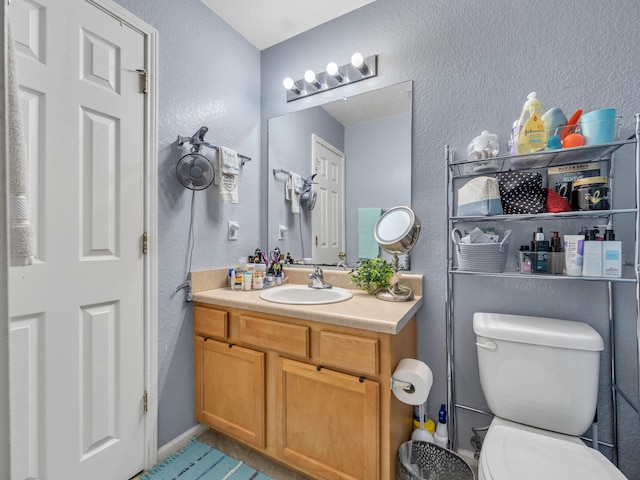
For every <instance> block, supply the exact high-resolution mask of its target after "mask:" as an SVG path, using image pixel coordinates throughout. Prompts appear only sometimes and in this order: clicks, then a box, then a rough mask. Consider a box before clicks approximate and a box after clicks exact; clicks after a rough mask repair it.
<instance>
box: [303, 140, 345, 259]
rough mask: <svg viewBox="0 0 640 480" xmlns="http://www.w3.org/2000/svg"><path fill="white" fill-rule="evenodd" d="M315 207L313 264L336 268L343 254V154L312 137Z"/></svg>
mask: <svg viewBox="0 0 640 480" xmlns="http://www.w3.org/2000/svg"><path fill="white" fill-rule="evenodd" d="M311 145H312V153H311V154H312V157H311V158H312V161H313V165H312V167H311V170H312V172H313V173H315V174H316V177H315V178H314V182H316V185H314V186H313V187H314V189H315V191H316V193H317V200H316V205H315V208H314V209H313V210H311V239H312V245H313V248H312V252H313V263H315V264H321V265H336V264H337V263H338V262H339V261H340V257H338V254H339V253H340V252H344V251H345V248H344V244H345V239H344V218H345V214H344V153H343V152H341V151H340V150H338V149H337V148H336V147H334V146H333V145H331V144H330V143H328V142H326V141H324V140H323V139H322V138H320V137H318V136H317V135H315V134H312V135H311Z"/></svg>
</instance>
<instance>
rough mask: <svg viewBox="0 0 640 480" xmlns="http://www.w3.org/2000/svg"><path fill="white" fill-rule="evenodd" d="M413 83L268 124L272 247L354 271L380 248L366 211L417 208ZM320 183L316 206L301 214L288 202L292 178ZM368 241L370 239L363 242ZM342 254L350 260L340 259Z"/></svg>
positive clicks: (328, 104) (272, 119) (291, 114)
mask: <svg viewBox="0 0 640 480" xmlns="http://www.w3.org/2000/svg"><path fill="white" fill-rule="evenodd" d="M411 116H412V82H410V81H407V82H403V83H400V84H396V85H392V86H389V87H384V88H380V89H376V90H372V91H369V92H366V93H362V94H358V95H354V96H351V97H345V98H344V99H341V100H337V101H333V102H330V103H327V104H324V105H320V106H315V107H311V108H307V109H304V110H299V111H296V112H292V113H288V114H285V115H282V116H278V117H274V118H271V119H270V120H269V122H268V142H269V158H268V162H269V181H268V244H269V248H270V249H272V248H275V246H278V247H279V248H280V250H281V251H282V252H283V254H286V253H287V252H290V253H291V256H292V257H293V258H294V259H302V258H308V259H309V258H310V259H312V261H313V262H315V263H318V264H321V265H338V264H340V263H341V261H342V265H344V266H349V267H351V266H354V265H355V264H356V263H357V262H358V260H359V259H360V258H365V257H361V256H360V254H361V253H362V244H363V243H364V244H366V243H369V244H373V245H374V246H376V248H377V245H376V242H375V238H374V236H373V225H374V224H375V220H377V218H376V219H374V221H373V223H370V224H369V225H363V224H362V220H360V225H359V218H358V217H359V216H358V211H359V209H360V210H361V211H362V210H364V209H368V210H370V209H373V210H377V209H379V211H380V214H381V213H382V212H383V211H385V210H387V209H389V208H391V207H393V206H394V205H410V204H411ZM290 172H293V173H296V174H298V175H300V176H301V177H302V179H303V180H304V179H308V178H309V177H311V176H312V175H313V174H314V173H317V175H316V177H314V179H313V182H314V183H313V188H314V190H315V191H316V193H317V200H316V202H315V206H314V208H313V209H312V210H310V209H309V208H308V206H307V205H304V204H303V205H301V206H300V208H299V212H297V213H295V212H293V211H292V210H295V207H293V206H292V202H291V200H287V198H286V193H285V192H286V187H287V180H288V178H289V176H288V173H290ZM365 235H366V236H367V237H368V238H363V236H365ZM341 253H343V254H344V255H340V254H341Z"/></svg>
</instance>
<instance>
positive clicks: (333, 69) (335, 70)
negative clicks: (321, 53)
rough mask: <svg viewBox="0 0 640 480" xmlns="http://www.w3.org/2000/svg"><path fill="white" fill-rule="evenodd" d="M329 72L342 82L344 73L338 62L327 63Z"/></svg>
mask: <svg viewBox="0 0 640 480" xmlns="http://www.w3.org/2000/svg"><path fill="white" fill-rule="evenodd" d="M327 74H328V75H331V76H332V77H333V78H335V79H336V80H337V81H338V82H342V81H343V80H344V75H342V72H341V71H340V67H338V64H337V63H336V62H330V63H328V64H327Z"/></svg>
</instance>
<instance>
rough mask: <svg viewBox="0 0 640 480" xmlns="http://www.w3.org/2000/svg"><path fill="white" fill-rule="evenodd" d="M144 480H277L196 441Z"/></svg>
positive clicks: (146, 475)
mask: <svg viewBox="0 0 640 480" xmlns="http://www.w3.org/2000/svg"><path fill="white" fill-rule="evenodd" d="M140 480H273V479H272V478H271V477H268V476H267V475H265V474H263V473H261V472H259V471H257V470H256V469H255V468H252V467H250V466H248V465H245V464H244V463H242V462H241V461H240V460H236V459H235V458H231V457H228V456H226V455H225V454H224V453H222V452H220V451H218V450H216V449H215V448H213V447H210V446H209V445H205V444H204V443H201V442H199V441H197V440H196V439H195V438H194V439H192V440H191V441H190V442H189V444H188V445H187V446H185V447H184V448H183V449H182V450H180V451H179V452H177V453H175V454H173V455H171V456H170V457H168V458H167V459H165V460H164V461H162V462H159V463H157V464H156V465H154V466H153V467H152V468H151V469H150V470H149V471H148V472H145V474H144V475H143V476H142V477H141V478H140Z"/></svg>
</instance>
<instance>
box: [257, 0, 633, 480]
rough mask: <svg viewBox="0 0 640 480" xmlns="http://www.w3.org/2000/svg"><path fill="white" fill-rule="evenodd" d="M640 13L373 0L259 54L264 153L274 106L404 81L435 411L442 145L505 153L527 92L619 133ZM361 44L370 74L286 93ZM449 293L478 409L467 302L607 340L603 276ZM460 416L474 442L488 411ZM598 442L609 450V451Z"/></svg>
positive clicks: (605, 419) (624, 429)
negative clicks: (323, 88)
mask: <svg viewBox="0 0 640 480" xmlns="http://www.w3.org/2000/svg"><path fill="white" fill-rule="evenodd" d="M639 12H640V10H638V8H637V2H636V1H635V0H619V1H615V2H601V1H600V0H582V1H578V0H568V1H563V2H558V1H556V0H542V1H540V2H537V3H536V5H535V8H532V4H531V3H530V2H526V1H524V0H510V1H506V0H487V1H484V2H469V1H465V0H449V1H442V0H440V1H436V0H433V1H428V2H426V1H424V0H378V1H376V2H374V3H372V4H370V5H367V6H365V7H363V8H361V9H359V10H357V11H355V12H352V13H350V14H347V15H345V16H343V17H341V18H338V19H336V20H334V21H332V22H329V23H327V24H324V25H321V26H319V27H317V28H316V29H314V30H311V31H309V32H306V33H304V34H302V35H299V36H298V37H295V38H293V39H291V40H288V41H286V42H283V43H281V44H279V45H276V46H274V47H271V48H269V49H267V50H265V51H263V52H262V69H261V71H262V96H261V99H262V131H263V136H262V151H263V152H266V151H267V145H266V138H267V137H266V134H265V132H266V124H267V120H268V119H269V118H271V117H273V116H276V115H282V114H283V113H285V112H290V111H294V110H298V109H302V108H307V107H309V106H312V105H317V104H319V103H324V102H325V101H327V100H328V99H331V100H335V99H337V98H339V96H341V95H350V94H352V93H356V92H361V91H364V90H368V89H371V88H376V87H381V86H387V85H392V84H394V83H398V82H402V81H406V80H413V97H414V105H413V172H412V183H411V187H412V205H413V207H414V209H415V211H416V214H417V215H418V217H419V218H420V219H421V221H422V224H423V230H422V233H421V238H420V240H419V241H418V244H417V246H416V248H415V250H414V251H413V255H412V268H413V269H415V270H416V271H418V272H423V273H424V274H425V279H426V282H425V287H424V292H423V294H424V306H423V308H422V309H421V311H420V312H419V313H418V323H419V338H418V342H419V356H420V358H421V359H422V360H423V361H425V362H426V363H427V364H428V365H429V366H430V367H431V369H432V370H433V373H434V376H435V382H434V386H433V389H432V391H431V394H430V397H429V407H428V410H429V415H430V417H432V418H435V417H436V414H437V410H438V407H439V405H440V403H441V402H442V403H443V402H445V400H446V369H445V287H444V285H445V280H446V272H445V261H444V259H445V256H446V241H447V240H446V238H447V232H445V231H444V226H445V225H446V221H445V218H446V202H445V181H444V175H445V168H444V145H445V144H451V146H452V147H453V148H454V149H455V150H456V151H457V152H459V153H460V152H461V153H464V152H465V150H466V146H467V144H468V143H469V141H470V140H471V139H472V138H473V137H475V136H476V135H478V133H479V132H480V131H482V130H484V129H487V130H489V131H490V132H496V133H498V134H499V135H500V141H501V143H502V145H503V151H504V149H505V147H506V140H507V135H508V131H509V129H510V127H511V124H512V123H513V121H514V120H515V119H516V118H517V117H518V116H519V114H520V110H521V108H522V105H523V103H524V101H525V100H526V95H527V94H528V93H529V92H531V91H534V90H535V91H537V92H538V96H539V98H540V99H541V100H542V102H543V105H544V106H545V107H546V108H551V107H553V106H560V107H561V108H562V109H563V110H564V111H565V112H568V114H569V115H570V114H571V113H572V112H573V111H575V110H576V109H578V108H582V109H584V110H585V111H589V110H592V109H596V108H600V107H605V106H615V107H617V108H618V110H619V111H620V113H621V114H622V115H623V116H624V118H623V122H624V126H625V132H626V133H628V131H629V127H630V126H631V125H632V122H633V118H632V115H633V114H634V113H636V112H638V111H640V89H639V88H638V84H639V80H638V79H639V78H640V64H639V63H638V62H636V61H635V60H634V59H633V58H632V57H631V56H630V53H629V52H631V51H633V48H634V46H637V45H638V44H640V30H639V29H638V24H639V23H640V13H639ZM570 45H571V46H570ZM356 51H360V52H361V53H362V54H363V55H365V56H367V55H372V54H376V53H377V54H378V55H379V75H378V77H376V78H373V79H370V80H367V81H365V82H359V83H357V84H354V85H351V86H348V87H344V88H342V89H336V90H334V91H330V92H326V93H323V94H319V95H314V96H312V97H309V98H306V99H302V100H297V101H295V102H291V103H286V102H285V93H284V91H283V89H282V79H283V78H284V77H286V76H292V77H293V78H301V77H302V74H303V72H304V71H305V70H306V69H308V68H311V69H315V70H316V71H323V70H324V68H325V65H326V64H327V63H328V62H329V61H332V60H333V61H336V62H337V63H338V64H340V63H346V62H347V61H348V59H349V58H350V55H351V54H352V53H353V52H356ZM628 150H630V149H628ZM624 155H627V157H628V156H629V154H628V153H627V154H624ZM624 155H623V154H621V155H620V157H623V156H624ZM627 159H628V158H627ZM390 168H391V167H390ZM263 173H264V174H266V172H263ZM561 226H562V225H561ZM535 227H537V225H527V226H525V227H524V228H525V230H527V231H529V230H531V231H532V230H535ZM544 228H545V230H546V229H547V228H549V229H550V228H551V227H550V226H549V227H547V225H546V224H545V225H544ZM572 228H574V227H572ZM527 238H528V234H527ZM616 295H617V296H618V297H619V298H622V299H623V303H624V304H623V305H622V307H623V308H622V312H623V314H622V315H620V316H619V317H618V326H619V327H621V328H620V329H619V330H620V332H621V333H620V340H621V342H619V347H618V348H619V353H620V355H619V358H618V364H619V366H620V367H621V369H622V371H623V372H622V374H621V376H620V378H619V380H620V381H621V382H624V384H625V385H624V387H625V390H626V391H627V394H628V395H629V396H630V397H631V398H632V399H633V401H634V402H635V403H636V404H637V401H638V398H637V397H638V394H637V392H638V388H637V351H636V349H637V345H636V343H635V309H634V307H633V298H634V296H635V295H634V289H633V287H632V286H620V287H619V288H618V287H617V288H616ZM455 298H456V310H455V331H456V335H455V343H456V368H457V369H456V375H457V380H458V382H457V385H458V392H457V393H458V401H459V402H460V403H463V404H466V405H470V406H473V407H476V408H482V409H486V408H487V407H486V404H485V401H484V397H483V395H482V392H481V390H480V386H479V381H478V374H477V364H476V352H475V345H474V339H473V333H472V331H471V317H472V314H473V312H475V311H480V310H488V311H498V312H509V313H515V314H533V315H540V316H553V317H558V318H565V319H580V320H584V321H587V322H589V323H590V324H592V325H594V327H595V328H596V330H597V331H598V332H600V334H601V335H602V336H603V337H604V339H605V343H606V344H607V343H608V341H609V335H608V324H607V306H606V285H605V284H597V283H589V282H573V283H569V282H541V281H524V280H520V281H512V280H502V279H489V278H483V279H470V278H457V279H456V297H455ZM607 354H608V351H607V352H605V354H604V355H603V357H602V358H603V360H602V362H601V369H603V370H605V372H604V373H603V375H602V377H603V379H602V383H601V389H600V404H601V407H600V408H601V411H600V412H599V418H600V421H601V425H600V433H601V440H603V441H606V442H610V441H611V428H610V426H609V421H610V409H609V407H610V405H609V401H608V393H609V392H608V387H607V382H608V378H607V377H608V375H607V374H606V369H607V368H608V363H607V360H606V358H607V357H606V355H607ZM620 403H621V405H620V412H621V415H622V418H621V422H620V424H621V425H620V427H621V431H620V432H619V433H620V440H621V457H622V458H621V461H620V465H621V467H622V469H623V471H625V472H626V474H627V475H628V476H629V478H640V460H639V459H638V456H637V445H638V442H639V441H640V440H639V437H638V435H639V431H640V428H639V426H638V417H637V416H636V415H634V414H633V412H632V410H631V409H630V408H628V407H627V406H626V404H625V403H624V401H623V400H620ZM458 414H459V415H458V420H459V439H460V447H462V448H466V449H470V448H471V447H470V445H469V442H468V439H469V437H470V436H471V433H472V432H471V430H470V426H472V425H477V426H483V425H487V424H488V423H489V420H490V418H488V417H485V416H484V415H479V414H469V413H466V412H464V411H459V412H458ZM603 452H604V453H605V454H607V455H609V454H610V451H609V449H607V448H604V449H603Z"/></svg>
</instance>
